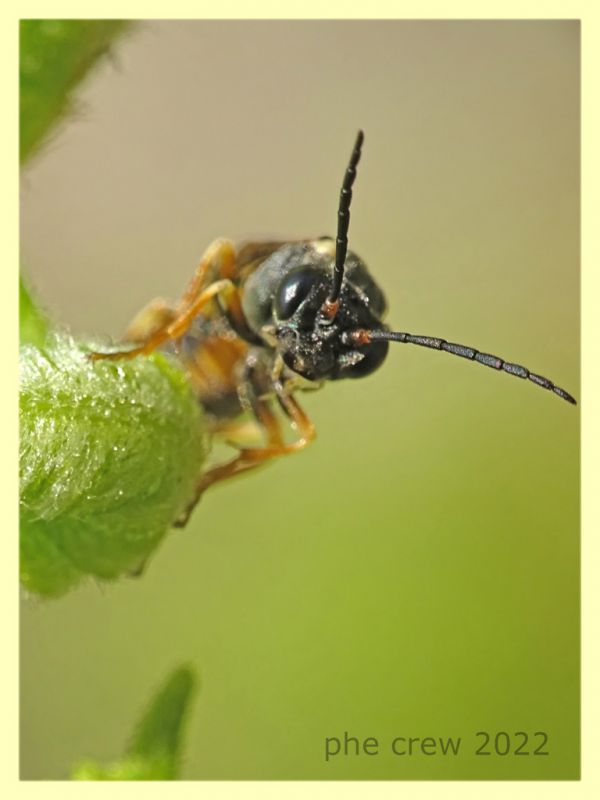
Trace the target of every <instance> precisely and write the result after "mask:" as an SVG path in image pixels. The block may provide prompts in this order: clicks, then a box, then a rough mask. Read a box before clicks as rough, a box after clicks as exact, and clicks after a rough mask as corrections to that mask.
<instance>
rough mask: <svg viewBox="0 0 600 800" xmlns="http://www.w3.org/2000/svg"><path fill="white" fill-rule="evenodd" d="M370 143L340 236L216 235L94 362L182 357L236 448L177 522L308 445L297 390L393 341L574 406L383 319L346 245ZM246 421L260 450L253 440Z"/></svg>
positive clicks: (377, 356) (343, 195)
mask: <svg viewBox="0 0 600 800" xmlns="http://www.w3.org/2000/svg"><path fill="white" fill-rule="evenodd" d="M363 140H364V135H363V132H362V131H359V132H358V136H357V138H356V142H355V144H354V148H353V150H352V154H351V156H350V161H349V164H348V166H347V168H346V171H345V173H344V178H343V182H342V188H341V192H340V200H339V207H338V223H337V235H336V238H335V239H333V238H331V237H327V236H323V237H320V238H317V239H307V240H301V241H293V242H286V241H264V242H249V243H246V244H243V245H242V246H240V247H239V248H238V249H236V248H235V247H234V245H233V244H232V243H231V242H230V241H229V240H227V239H217V240H216V241H214V242H213V243H212V244H211V245H210V246H209V247H208V249H207V250H206V252H205V253H204V255H203V256H202V258H201V260H200V263H199V264H198V267H197V269H196V272H195V274H194V277H193V278H192V280H191V282H190V284H189V285H188V287H187V289H186V291H185V293H184V294H183V296H182V297H181V299H180V300H179V302H178V303H177V304H176V305H170V304H168V303H166V302H165V301H163V300H154V301H153V302H152V303H151V304H150V305H149V306H147V307H146V308H145V309H144V310H143V311H141V312H140V313H139V314H138V315H137V316H136V317H135V319H134V320H133V322H132V323H131V324H130V326H129V328H128V329H127V332H126V335H125V339H126V341H127V343H128V345H129V346H127V347H126V348H125V349H120V350H117V351H113V352H107V353H100V352H96V353H93V354H92V358H93V359H95V360H96V359H129V358H135V357H136V356H139V355H148V354H150V353H152V352H153V351H155V350H157V349H161V350H164V351H166V352H170V353H174V354H176V356H177V357H178V359H179V360H180V362H181V363H182V364H183V366H184V368H185V370H186V372H187V374H188V376H189V379H190V381H191V383H192V386H193V387H194V390H195V392H196V394H197V397H198V400H199V402H200V403H201V404H202V406H203V408H204V410H205V411H206V413H207V417H208V420H209V428H210V431H211V433H212V434H214V435H215V436H216V437H221V439H223V440H224V441H226V442H227V443H228V444H231V445H233V446H234V447H236V448H237V449H238V453H237V455H236V456H235V457H234V458H233V459H232V460H230V461H228V462H226V463H223V464H219V465H216V466H214V467H212V468H211V469H209V470H207V471H206V472H205V473H204V474H203V475H201V476H200V477H199V479H198V483H197V486H196V491H195V494H194V497H193V498H192V500H191V502H190V503H189V505H188V506H187V509H186V510H185V511H184V513H183V514H182V516H181V517H180V518H179V519H178V520H177V521H176V522H175V524H176V525H177V526H182V525H185V523H186V522H187V520H188V519H189V516H190V514H191V512H192V510H193V509H194V507H195V505H196V504H197V502H198V500H199V499H200V497H201V496H202V494H203V493H204V492H205V491H206V490H207V489H208V488H209V487H210V486H213V485H214V484H216V483H218V482H220V481H222V480H225V479H227V478H230V477H232V476H234V475H240V474H241V473H244V472H248V471H250V470H252V469H254V468H256V467H258V466H259V465H261V464H264V463H266V462H268V461H270V460H271V459H273V458H277V457H279V456H282V455H285V454H288V453H295V452H297V451H299V450H302V449H303V448H304V447H306V446H307V445H308V444H309V443H310V442H311V441H312V440H313V439H314V437H315V428H314V425H313V423H312V422H311V420H310V419H309V417H308V416H307V414H306V412H305V411H304V410H303V408H302V406H301V405H300V403H299V402H298V399H297V397H296V395H297V393H298V392H299V391H302V390H305V389H311V388H318V387H319V386H320V385H322V384H323V383H325V382H326V381H335V380H340V379H342V378H362V377H364V376H365V375H369V374H370V373H371V372H373V371H374V370H376V369H378V368H379V367H380V366H381V365H382V364H383V362H384V361H385V358H386V356H387V354H388V349H389V345H390V342H400V343H404V344H414V345H419V346H420V347H428V348H430V349H433V350H441V351H443V352H446V353H450V354H451V355H455V356H460V357H461V358H466V359H469V360H470V361H475V362H476V363H478V364H483V365H484V366H486V367H491V368H492V369H495V370H501V371H503V372H506V373H508V374H509V375H515V376H517V377H518V378H524V379H529V380H530V381H531V382H532V383H534V384H536V385H537V386H540V387H542V388H543V389H547V390H549V391H551V392H553V393H554V394H556V395H558V396H559V397H561V398H562V399H563V400H566V401H567V402H569V403H573V404H575V402H576V401H575V399H574V398H573V397H572V396H571V395H570V394H569V393H568V392H566V391H565V390H564V389H561V388H560V387H559V386H556V385H555V384H554V383H553V382H552V381H550V380H549V379H548V378H544V377H542V376H541V375H538V374H536V373H533V372H531V371H530V370H529V369H527V368H526V367H523V366H521V365H520V364H514V363H512V362H509V361H505V360H504V359H502V358H499V357H498V356H495V355H490V354H489V353H482V352H480V351H479V350H476V349H475V348H473V347H468V346H466V345H462V344H455V343H452V342H448V341H446V340H445V339H440V338H437V337H434V336H421V335H413V334H410V333H404V332H400V331H394V330H390V328H389V327H388V326H387V325H385V324H384V322H383V319H384V317H385V313H386V300H385V297H384V294H383V292H382V290H381V289H380V288H379V286H378V285H377V283H376V281H375V280H374V279H373V277H372V276H371V274H370V273H369V271H368V269H367V266H366V264H365V263H364V261H362V259H361V258H359V256H357V255H356V253H354V252H352V251H351V250H348V226H349V223H350V203H351V200H352V187H353V185H354V180H355V178H356V170H357V166H358V162H359V160H360V156H361V150H362V145H363ZM277 409H279V410H280V412H282V414H281V413H277ZM248 414H249V415H250V418H251V420H252V422H251V427H252V429H253V432H254V435H256V436H258V437H260V446H253V447H248V446H246V445H245V444H244V442H245V441H247V436H248V421H247V418H248ZM282 418H287V420H288V421H289V423H290V424H291V427H292V428H293V430H294V433H295V439H294V441H291V442H288V441H287V440H286V436H285V435H284V429H283V426H282Z"/></svg>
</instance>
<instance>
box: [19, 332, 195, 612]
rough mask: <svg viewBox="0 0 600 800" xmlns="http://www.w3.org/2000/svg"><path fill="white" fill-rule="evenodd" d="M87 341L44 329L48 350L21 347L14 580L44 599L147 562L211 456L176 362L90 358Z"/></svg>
mask: <svg viewBox="0 0 600 800" xmlns="http://www.w3.org/2000/svg"><path fill="white" fill-rule="evenodd" d="M90 346H91V345H90ZM90 346H87V347H86V346H84V345H81V344H77V343H76V342H74V341H73V340H72V339H71V338H70V337H69V336H66V335H64V334H51V335H50V336H49V337H48V339H47V342H46V346H45V349H44V350H43V351H42V350H40V349H38V348H37V347H35V346H33V345H25V346H23V347H22V348H21V354H20V360H21V391H20V424H21V437H20V483H21V485H20V489H21V492H20V497H21V580H22V583H23V584H24V586H25V587H26V588H28V589H30V590H31V591H33V592H36V593H39V594H42V595H46V596H57V595H60V594H63V593H64V592H65V591H67V590H68V589H69V588H71V587H72V586H74V585H75V584H76V583H78V582H79V581H80V580H81V578H83V577H84V576H95V577H97V578H103V579H114V578H117V577H118V576H120V575H123V574H124V573H127V572H129V571H131V570H135V569H136V568H137V567H138V566H139V565H140V564H141V563H143V562H144V560H145V559H146V558H147V557H148V556H149V555H150V554H151V553H152V552H153V551H154V550H155V549H156V547H157V545H158V543H159V542H160V540H161V539H162V538H163V536H164V535H165V533H166V532H167V530H168V529H169V527H170V526H171V524H172V523H173V521H174V520H175V519H176V518H177V516H178V515H179V513H180V512H181V511H182V510H183V508H184V507H185V505H186V503H187V502H188V501H189V499H190V498H191V495H192V493H193V489H194V486H195V483H196V481H197V479H198V476H199V475H200V473H201V470H202V464H203V462H204V459H205V457H206V454H207V451H208V439H207V434H206V429H205V425H204V419H203V416H202V411H201V408H200V406H199V404H198V402H197V400H196V398H195V397H194V395H193V392H192V390H191V388H190V385H189V382H188V380H187V378H186V376H185V374H184V373H183V372H181V371H180V369H179V368H178V367H177V366H176V365H175V364H174V363H173V362H171V361H170V360H168V359H167V358H166V357H165V356H163V355H160V354H156V355H154V356H151V357H149V358H146V357H138V358H136V359H133V360H130V361H99V362H96V363H93V362H91V361H90V359H89V358H88V357H87V354H86V352H87V351H88V350H89V349H90Z"/></svg>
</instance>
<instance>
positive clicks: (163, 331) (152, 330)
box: [91, 239, 241, 361]
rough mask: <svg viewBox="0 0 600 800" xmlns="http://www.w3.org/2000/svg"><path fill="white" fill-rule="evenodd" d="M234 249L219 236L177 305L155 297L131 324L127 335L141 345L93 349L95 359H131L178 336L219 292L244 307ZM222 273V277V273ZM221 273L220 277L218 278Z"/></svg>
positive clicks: (236, 304) (234, 305)
mask: <svg viewBox="0 0 600 800" xmlns="http://www.w3.org/2000/svg"><path fill="white" fill-rule="evenodd" d="M235 271H236V255H235V249H234V247H233V245H232V244H231V242H229V241H228V240H227V239H216V240H215V241H214V242H213V243H212V244H211V245H210V246H209V247H208V248H207V250H206V252H205V253H204V255H203V256H202V259H201V260H200V263H199V264H198V267H197V268H196V273H195V275H194V277H193V278H192V280H191V281H190V284H189V286H188V287H187V289H186V291H185V293H184V294H183V296H182V298H181V300H180V301H179V303H178V304H177V306H176V308H175V309H171V308H170V307H169V306H168V305H167V304H166V303H165V302H164V301H162V300H155V301H153V302H152V303H151V304H150V305H149V306H148V307H147V308H146V309H144V310H143V311H142V312H141V314H139V315H138V316H137V317H136V318H135V319H134V320H133V322H132V323H131V325H130V326H129V329H128V331H127V333H128V338H130V339H132V340H133V341H139V342H140V344H139V346H138V347H136V348H133V349H129V350H119V351H115V352H112V353H92V355H91V358H92V360H94V361H96V360H100V359H110V360H115V359H122V358H124V359H129V358H135V356H138V355H140V354H142V353H143V354H148V353H151V352H152V351H153V350H155V349H156V348H157V347H159V346H160V345H161V344H163V342H165V341H167V340H168V339H173V338H178V337H179V336H182V335H183V333H185V332H186V330H187V329H188V328H189V326H190V325H191V323H192V321H193V319H194V317H195V316H196V315H197V314H199V313H200V311H201V309H202V308H203V306H204V305H206V303H208V302H209V301H210V300H212V299H213V298H214V297H215V296H216V295H217V294H219V293H221V292H222V293H223V294H224V295H227V294H229V296H230V302H231V303H232V305H233V307H234V308H233V310H234V312H235V311H237V310H238V307H239V310H241V304H240V302H239V298H238V296H237V290H235V291H233V290H234V288H235V287H234V286H233V283H232V280H231V277H230V276H235ZM221 276H223V277H221ZM219 277H221V280H218V278H219Z"/></svg>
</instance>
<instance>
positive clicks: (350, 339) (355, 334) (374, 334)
mask: <svg viewBox="0 0 600 800" xmlns="http://www.w3.org/2000/svg"><path fill="white" fill-rule="evenodd" d="M342 341H344V343H345V344H356V345H365V344H369V343H370V342H403V343H404V344H418V345H419V346H420V347H430V348H432V349H433V350H443V351H444V352H446V353H451V354H452V355H453V356H460V357H461V358H468V359H469V360H470V361H476V362H477V363H478V364H483V365H484V366H486V367H492V368H493V369H498V370H504V372H508V374H509V375H516V376H517V378H529V380H530V381H532V382H533V383H535V384H536V386H541V387H542V389H548V390H550V391H552V392H554V393H555V394H557V395H558V396H559V397H562V399H563V400H566V401H567V402H568V403H573V405H577V401H576V400H575V398H574V397H572V396H571V395H570V394H569V393H568V392H565V390H564V389H561V388H560V386H556V385H555V384H554V383H552V381H550V380H548V378H544V377H542V376H541V375H536V374H535V373H533V372H530V371H529V370H528V369H527V367H522V366H521V365H520V364H511V363H510V362H509V361H504V360H503V359H501V358H498V356H492V355H490V354H489V353H480V352H479V350H475V349H474V348H473V347H467V346H466V345H464V344H453V343H452V342H447V341H446V340H445V339H437V338H435V337H433V336H413V335H412V334H411V333H401V332H400V331H368V330H364V329H358V330H355V331H347V332H346V333H344V334H342Z"/></svg>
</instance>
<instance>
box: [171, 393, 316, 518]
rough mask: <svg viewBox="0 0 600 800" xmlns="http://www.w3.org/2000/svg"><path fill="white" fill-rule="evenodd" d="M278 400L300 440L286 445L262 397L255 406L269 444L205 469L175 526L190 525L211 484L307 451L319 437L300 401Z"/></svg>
mask: <svg viewBox="0 0 600 800" xmlns="http://www.w3.org/2000/svg"><path fill="white" fill-rule="evenodd" d="M278 399H279V402H280V403H281V406H282V408H283V410H284V411H285V413H286V415H287V416H288V417H289V418H290V420H291V422H292V425H293V426H294V428H295V429H296V430H297V431H298V435H299V437H298V439H297V440H296V441H295V442H292V443H290V444H285V443H284V441H283V436H282V433H281V426H280V423H279V421H278V420H277V417H276V416H275V414H274V413H273V411H272V409H271V408H270V407H269V405H268V403H267V402H266V401H264V400H258V401H257V403H256V406H255V413H256V415H257V417H258V419H259V421H260V423H261V425H262V426H263V428H264V430H265V432H266V435H267V446H266V447H249V448H242V449H240V452H239V453H238V455H237V456H236V457H235V458H234V459H233V460H232V461H229V462H227V463H226V464H220V465H219V466H216V467H213V468H212V469H210V470H208V471H207V472H205V473H204V475H203V476H202V477H201V479H200V481H199V483H198V485H197V487H196V492H195V494H194V498H193V499H192V501H191V502H190V503H189V505H188V506H187V507H186V509H185V511H184V512H183V513H182V515H181V516H180V517H179V518H178V519H177V520H176V522H175V523H174V524H175V527H177V528H182V527H183V526H184V525H186V524H187V521H188V520H189V518H190V515H191V513H192V511H193V510H194V508H195V507H196V505H197V503H198V501H199V500H200V498H201V497H202V495H203V494H204V492H205V491H206V490H207V489H208V488H210V487H211V486H214V485H215V484H216V483H220V482H221V481H223V480H227V479H228V478H233V477H235V476H236V475H241V474H242V473H244V472H248V471H249V470H251V469H255V468H256V467H259V466H261V465H262V464H264V463H266V462H267V461H270V460H271V459H273V458H278V457H279V456H283V455H287V454H288V453H296V452H298V451H300V450H303V449H304V448H305V447H306V446H307V445H308V444H310V442H311V441H312V440H313V439H314V438H315V426H314V425H313V423H312V422H311V420H310V419H309V417H308V416H307V415H306V413H305V412H304V410H303V409H302V408H301V407H300V405H299V404H298V402H297V401H296V400H295V399H294V398H293V397H291V396H290V395H285V394H284V393H282V394H281V395H279V396H278Z"/></svg>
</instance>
